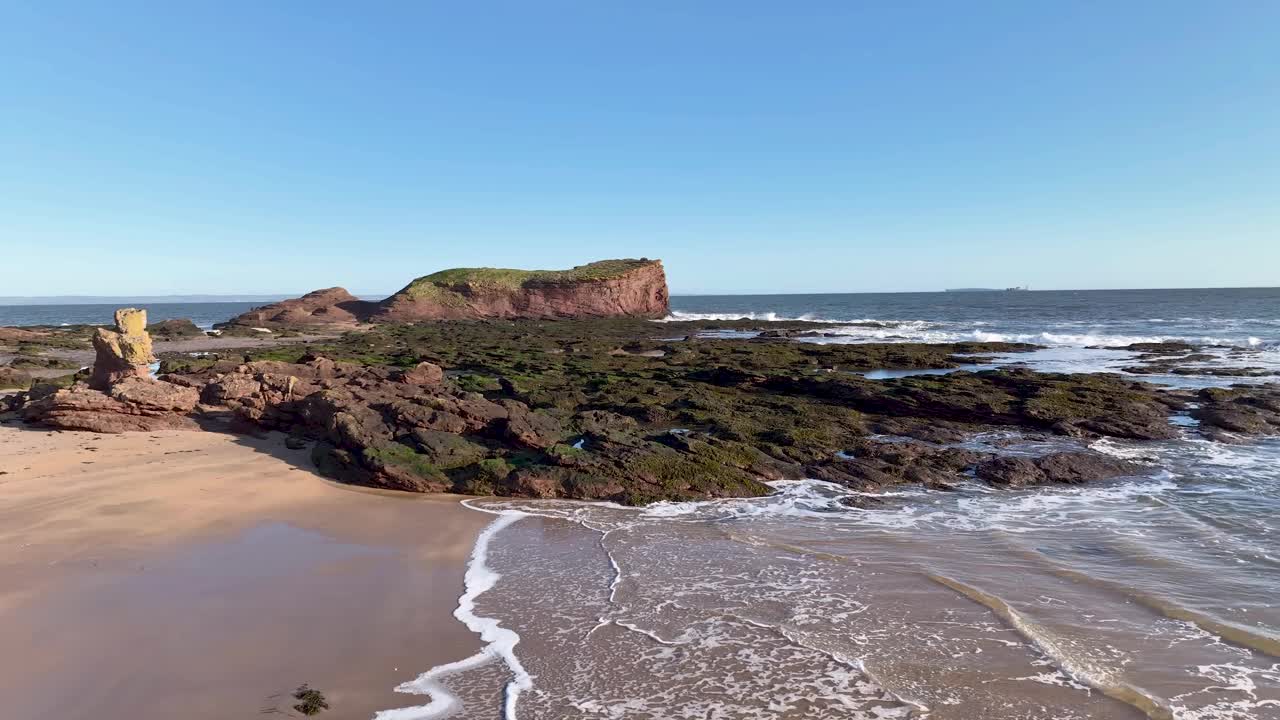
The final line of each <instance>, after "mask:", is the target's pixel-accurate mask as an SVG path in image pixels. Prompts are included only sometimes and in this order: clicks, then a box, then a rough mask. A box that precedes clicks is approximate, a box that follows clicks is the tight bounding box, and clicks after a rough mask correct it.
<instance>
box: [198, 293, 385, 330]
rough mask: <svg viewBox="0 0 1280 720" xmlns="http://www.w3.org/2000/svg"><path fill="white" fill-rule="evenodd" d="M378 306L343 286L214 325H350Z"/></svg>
mask: <svg viewBox="0 0 1280 720" xmlns="http://www.w3.org/2000/svg"><path fill="white" fill-rule="evenodd" d="M376 307H377V304H376V303H371V302H366V301H364V300H361V299H360V298H358V297H356V296H355V295H352V294H351V293H349V292H347V291H346V289H344V288H340V287H331V288H325V289H324V290H316V291H314V292H309V293H307V294H306V295H303V296H302V297H300V298H293V299H291V300H281V301H280V302H277V303H272V304H270V305H264V306H262V307H258V308H254V309H252V310H250V311H249V312H246V313H243V314H241V315H238V316H236V317H235V318H232V319H231V320H230V321H228V322H226V323H219V324H218V325H216V326H215V327H217V328H224V327H228V326H238V327H258V328H266V329H268V330H273V329H277V328H349V327H353V326H355V325H356V324H357V323H360V322H363V321H365V320H367V319H368V317H369V315H370V314H371V313H372V312H373V310H374V309H375V308H376Z"/></svg>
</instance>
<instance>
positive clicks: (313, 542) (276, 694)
mask: <svg viewBox="0 0 1280 720" xmlns="http://www.w3.org/2000/svg"><path fill="white" fill-rule="evenodd" d="M306 458H307V452H306V451H305V450H288V449H286V448H285V447H284V445H283V441H282V438H281V437H279V436H274V437H269V438H265V439H254V438H245V437H240V436H233V435H224V434H219V433H181V432H168V433H129V434H124V435H95V434H92V433H77V432H48V431H43V430H32V429H27V428H22V427H17V426H14V425H0V546H3V547H4V549H5V551H4V552H3V553H2V554H0V697H3V698H5V711H4V716H5V717H7V718H15V719H17V720H27V719H32V720H34V719H35V718H53V717H56V718H60V719H62V720H76V719H78V718H86V719H87V718H94V720H114V719H116V718H120V719H122V720H123V719H126V718H127V719H128V720H151V719H152V718H155V719H156V720H159V719H160V718H165V719H166V720H168V719H171V718H177V717H182V718H211V719H212V718H217V719H218V720H224V719H225V718H240V717H254V716H258V715H259V714H260V713H263V712H267V713H268V715H269V716H270V715H272V714H274V713H275V712H280V713H288V714H293V713H292V710H291V709H290V705H292V703H293V701H292V700H291V699H290V698H289V697H288V692H289V691H291V690H292V689H294V688H296V687H297V686H298V685H300V684H302V683H304V682H305V683H310V684H311V686H313V687H315V688H318V689H320V690H322V691H324V693H325V694H326V696H327V697H328V700H329V702H330V704H331V706H332V708H331V710H329V711H328V712H325V713H323V714H322V715H321V716H320V717H323V718H334V719H338V718H368V717H371V716H372V714H373V713H374V712H375V711H377V710H380V709H387V708H393V707H402V706H405V705H414V704H418V703H419V702H420V701H421V698H417V697H414V696H408V695H402V694H398V693H395V692H393V690H392V688H394V687H395V686H396V685H397V684H398V683H400V682H403V681H406V680H410V679H412V678H414V677H416V676H417V675H418V674H419V673H421V672H422V671H423V670H426V669H427V668H429V667H431V666H433V665H436V664H439V663H443V662H449V661H451V660H456V659H459V658H462V657H466V656H468V655H470V654H472V653H474V652H475V651H476V650H477V649H478V648H479V647H480V643H479V641H478V638H476V637H475V636H473V635H472V634H471V633H469V632H468V631H467V630H466V628H465V627H463V626H462V625H461V624H459V623H458V622H457V621H456V620H454V619H453V618H452V616H451V613H452V610H453V607H454V606H455V604H456V602H457V599H458V596H459V594H460V593H461V592H462V589H463V588H462V581H463V573H464V565H465V562H466V559H467V556H468V553H469V552H470V550H471V547H472V545H473V544H474V542H475V539H476V536H477V534H478V533H479V531H480V530H481V529H482V528H483V526H484V525H485V524H486V523H487V522H488V521H489V520H490V519H491V518H488V517H486V516H485V515H482V514H480V513H476V512H472V511H469V510H467V509H465V508H463V507H461V506H459V505H458V499H457V498H448V497H430V496H420V495H406V494H395V493H386V492H373V491H361V490H356V489H351V488H346V487H342V486H337V485H334V484H332V483H329V482H327V481H325V480H323V479H322V478H320V477H319V476H317V475H315V474H314V473H313V472H311V471H310V470H309V469H308V468H309V466H310V463H309V461H308V460H307V459H306Z"/></svg>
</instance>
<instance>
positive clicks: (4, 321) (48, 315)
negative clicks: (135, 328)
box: [0, 302, 265, 330]
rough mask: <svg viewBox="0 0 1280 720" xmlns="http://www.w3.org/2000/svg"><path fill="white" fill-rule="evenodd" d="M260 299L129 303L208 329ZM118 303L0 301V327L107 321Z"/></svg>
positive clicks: (155, 316)
mask: <svg viewBox="0 0 1280 720" xmlns="http://www.w3.org/2000/svg"><path fill="white" fill-rule="evenodd" d="M264 304H265V303H260V302H195V303H130V304H129V306H130V307H138V308H142V309H144V310H146V311H147V321H148V322H159V321H160V320H173V319H181V318H187V319H189V320H191V321H192V322H194V323H195V324H196V325H199V326H200V327H202V328H204V329H206V330H208V329H210V328H212V327H213V324H214V323H218V322H223V321H225V320H230V319H231V318H233V317H235V316H236V315H239V314H240V313H243V312H246V311H248V310H250V309H252V308H254V307H257V306H259V305H264ZM119 307H123V305H121V304H119V303H112V304H102V303H97V304H72V305H0V327H8V326H15V325H16V326H22V325H110V324H111V323H112V322H113V320H112V318H113V317H114V314H115V311H116V308H119Z"/></svg>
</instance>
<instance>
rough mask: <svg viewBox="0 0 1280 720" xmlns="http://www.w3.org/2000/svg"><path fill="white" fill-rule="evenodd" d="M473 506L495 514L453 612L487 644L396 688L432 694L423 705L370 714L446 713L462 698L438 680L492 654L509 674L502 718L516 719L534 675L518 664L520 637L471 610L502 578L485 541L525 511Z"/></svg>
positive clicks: (396, 717)
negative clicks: (489, 560)
mask: <svg viewBox="0 0 1280 720" xmlns="http://www.w3.org/2000/svg"><path fill="white" fill-rule="evenodd" d="M468 507H470V506H468ZM474 509H476V510H480V511H481V512H487V513H496V514H497V515H498V518H497V519H496V520H494V521H493V522H492V523H490V524H489V526H488V527H486V528H485V529H484V530H483V531H482V532H481V533H480V536H479V537H478V538H477V539H476V544H475V547H474V548H472V550H471V559H470V561H469V562H468V563H467V572H466V576H465V579H464V587H465V589H464V591H463V593H462V597H460V598H459V599H458V607H457V609H456V610H454V611H453V616H454V617H456V618H458V620H460V621H462V623H463V624H464V625H466V626H467V629H468V630H470V631H471V632H474V633H476V634H477V635H479V636H480V639H481V640H483V641H484V642H485V643H487V644H486V645H485V646H484V648H482V649H481V650H480V652H478V653H476V654H475V655H472V656H471V657H468V658H464V659H462V660H458V661H456V662H452V663H448V664H446V665H437V666H436V667H433V668H431V669H430V670H428V671H426V672H425V673H423V674H421V675H419V676H418V677H417V678H415V679H413V680H411V681H409V682H406V683H402V684H401V685H399V686H397V687H396V691H397V692H402V693H411V694H414V695H426V696H428V697H430V698H431V701H430V702H428V703H427V704H426V705H418V706H415V707H405V708H398V709H395V710H383V711H381V712H379V713H377V714H376V715H374V720H428V719H429V718H437V717H442V716H444V715H445V714H446V713H449V712H452V711H453V710H454V709H456V708H457V707H458V705H459V704H460V701H459V700H458V698H457V697H455V696H454V695H452V694H451V693H450V692H449V691H448V690H447V689H446V688H445V687H444V685H442V684H441V682H440V681H441V680H442V679H443V678H446V677H448V676H450V675H454V674H456V673H459V672H462V671H464V670H468V669H470V668H474V667H477V666H479V665H483V664H485V663H487V662H490V661H491V660H494V659H499V660H501V661H502V662H503V663H505V664H506V666H507V668H508V669H509V670H510V671H511V675H512V677H511V680H510V682H508V683H507V686H506V691H505V697H504V701H503V718H504V720H515V718H516V703H517V701H518V700H519V699H520V693H522V692H524V691H525V690H528V689H529V688H531V687H533V680H532V678H530V677H529V673H528V672H526V671H525V669H524V666H523V665H521V664H520V659H519V658H517V657H516V654H515V647H516V644H517V643H519V642H520V636H519V635H518V634H517V633H516V632H515V631H513V630H509V629H507V628H504V627H502V626H501V625H500V624H499V622H498V620H497V619H495V618H487V617H481V616H479V615H476V613H475V603H476V598H477V597H479V596H480V595H482V594H484V593H485V592H486V591H488V590H490V589H491V588H493V586H494V585H496V584H497V582H498V580H499V578H500V577H501V576H500V575H498V573H496V572H494V571H492V570H490V569H489V566H488V565H487V564H486V558H487V556H488V553H489V542H490V541H491V540H492V539H493V537H494V536H495V535H497V534H498V533H499V532H500V531H501V530H502V529H503V528H505V527H507V526H508V525H510V524H512V523H514V522H516V521H517V520H519V519H520V518H522V517H524V516H525V513H522V512H519V511H516V510H501V511H494V510H490V509H486V508H482V507H477V508H474Z"/></svg>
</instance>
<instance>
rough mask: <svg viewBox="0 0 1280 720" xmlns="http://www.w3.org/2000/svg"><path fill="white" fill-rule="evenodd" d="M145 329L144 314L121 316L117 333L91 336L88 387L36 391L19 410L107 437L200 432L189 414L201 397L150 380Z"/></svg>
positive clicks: (25, 416) (121, 312)
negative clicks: (136, 432) (92, 352)
mask: <svg viewBox="0 0 1280 720" xmlns="http://www.w3.org/2000/svg"><path fill="white" fill-rule="evenodd" d="M146 328H147V313H146V311H145V310H135V309H133V308H124V309H121V310H117V311H116V329H115V330H114V331H112V330H107V329H105V328H99V329H98V331H97V333H96V334H95V335H94V336H93V348H94V350H95V351H96V352H97V357H96V358H95V360H94V363H93V371H92V374H91V375H90V376H89V383H88V384H87V385H85V384H82V383H77V384H75V385H73V386H71V387H69V388H67V389H64V390H56V391H55V390H54V389H53V388H51V387H48V386H45V387H40V386H37V387H36V388H33V389H32V390H31V391H30V392H28V393H27V395H26V398H25V403H24V404H23V406H22V407H21V414H22V417H23V419H25V420H26V421H27V422H31V423H38V424H40V425H47V426H50V427H57V428H64V429H68V430H92V431H94V432H104V433H116V432H125V431H128V430H144V431H155V430H198V429H199V426H197V425H196V423H195V421H194V420H192V419H191V418H190V417H188V416H187V414H188V413H190V412H191V411H192V410H193V409H195V406H196V403H198V402H199V400H200V393H199V391H197V390H195V389H193V388H189V387H182V386H179V385H174V384H172V383H167V382H163V381H160V380H155V379H153V378H151V377H150V372H149V371H148V368H147V365H148V364H149V363H150V362H151V361H152V360H153V358H152V355H151V336H150V335H148V334H147V329H146Z"/></svg>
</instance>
